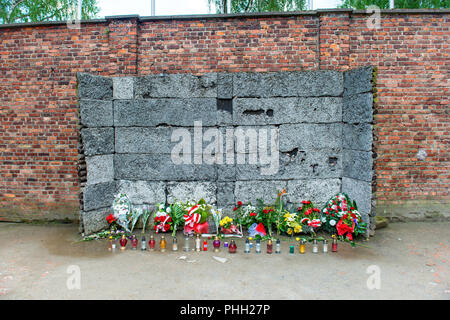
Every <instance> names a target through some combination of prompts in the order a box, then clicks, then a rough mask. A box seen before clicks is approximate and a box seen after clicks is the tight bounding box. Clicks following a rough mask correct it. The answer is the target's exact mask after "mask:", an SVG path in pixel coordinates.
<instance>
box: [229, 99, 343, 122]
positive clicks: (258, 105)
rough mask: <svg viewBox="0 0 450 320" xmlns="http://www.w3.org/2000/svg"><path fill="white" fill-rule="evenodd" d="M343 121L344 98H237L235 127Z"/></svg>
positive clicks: (235, 102) (234, 106) (234, 101)
mask: <svg viewBox="0 0 450 320" xmlns="http://www.w3.org/2000/svg"><path fill="white" fill-rule="evenodd" d="M341 119H342V98H340V97H314V98H303V97H302V98H236V99H234V100H233V123H234V124H235V125H263V124H289V123H330V122H338V121H341Z"/></svg>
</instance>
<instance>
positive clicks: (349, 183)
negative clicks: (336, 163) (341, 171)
mask: <svg viewBox="0 0 450 320" xmlns="http://www.w3.org/2000/svg"><path fill="white" fill-rule="evenodd" d="M342 192H344V193H346V194H348V196H349V197H350V199H352V200H355V201H356V205H357V206H358V211H359V212H360V213H361V214H364V216H369V215H370V214H371V199H372V183H371V182H367V181H362V180H356V179H352V178H347V177H343V178H342ZM367 219H368V218H367ZM364 222H367V221H364Z"/></svg>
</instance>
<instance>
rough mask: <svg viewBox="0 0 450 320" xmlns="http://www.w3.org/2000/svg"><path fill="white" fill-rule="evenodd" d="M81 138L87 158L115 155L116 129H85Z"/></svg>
mask: <svg viewBox="0 0 450 320" xmlns="http://www.w3.org/2000/svg"><path fill="white" fill-rule="evenodd" d="M81 136H82V139H83V145H84V154H85V155H86V156H94V155H102V154H111V153H114V128H85V129H82V130H81Z"/></svg>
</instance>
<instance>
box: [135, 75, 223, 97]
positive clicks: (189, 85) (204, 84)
mask: <svg viewBox="0 0 450 320" xmlns="http://www.w3.org/2000/svg"><path fill="white" fill-rule="evenodd" d="M134 97H135V99H149V98H184V99H185V98H216V97H217V74H216V73H208V74H205V75H201V76H196V75H193V74H162V75H148V76H142V77H137V78H136V80H135V89H134Z"/></svg>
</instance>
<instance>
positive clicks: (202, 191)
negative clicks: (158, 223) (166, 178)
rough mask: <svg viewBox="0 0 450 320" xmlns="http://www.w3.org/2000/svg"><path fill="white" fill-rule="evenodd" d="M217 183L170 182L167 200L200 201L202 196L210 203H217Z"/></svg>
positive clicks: (169, 201) (171, 201)
mask: <svg viewBox="0 0 450 320" xmlns="http://www.w3.org/2000/svg"><path fill="white" fill-rule="evenodd" d="M216 193H217V185H216V183H215V182H201V181H195V182H169V183H168V184H167V201H168V203H173V202H175V201H176V200H177V201H182V202H186V201H188V200H193V201H199V200H200V199H201V198H203V199H205V201H206V202H207V203H209V204H215V203H216Z"/></svg>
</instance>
